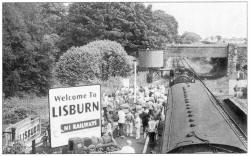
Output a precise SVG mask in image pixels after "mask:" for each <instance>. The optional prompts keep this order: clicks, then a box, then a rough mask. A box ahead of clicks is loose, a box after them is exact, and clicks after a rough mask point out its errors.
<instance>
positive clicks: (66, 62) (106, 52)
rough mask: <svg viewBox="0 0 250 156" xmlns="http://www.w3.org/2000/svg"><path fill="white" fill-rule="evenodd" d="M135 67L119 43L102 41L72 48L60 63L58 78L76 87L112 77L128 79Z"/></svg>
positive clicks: (58, 64) (57, 72) (61, 58)
mask: <svg viewBox="0 0 250 156" xmlns="http://www.w3.org/2000/svg"><path fill="white" fill-rule="evenodd" d="M131 67H132V58H131V57H129V56H128V55H127V54H126V52H125V50H124V49H123V47H122V46H121V45H120V44H119V43H117V42H114V41H109V40H101V41H94V42H91V43H89V44H87V45H85V46H82V47H72V48H70V49H69V50H68V51H67V52H66V53H65V54H63V55H62V56H61V57H60V59H59V62H58V63H57V67H56V77H57V78H58V79H59V81H60V82H61V83H62V84H68V85H71V86H74V85H76V84H79V83H81V82H93V81H96V79H97V80H108V79H109V78H110V77H111V76H113V77H115V76H122V77H127V76H129V75H130V71H131Z"/></svg>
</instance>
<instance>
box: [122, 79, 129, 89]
mask: <svg viewBox="0 0 250 156" xmlns="http://www.w3.org/2000/svg"><path fill="white" fill-rule="evenodd" d="M122 86H123V87H127V88H129V79H122Z"/></svg>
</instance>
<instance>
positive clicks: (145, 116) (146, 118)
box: [140, 108, 150, 138]
mask: <svg viewBox="0 0 250 156" xmlns="http://www.w3.org/2000/svg"><path fill="white" fill-rule="evenodd" d="M149 117H150V116H149V114H148V110H147V109H146V108H144V111H143V112H142V113H141V114H140V118H141V120H142V128H143V136H144V138H146V129H147V127H148V121H149Z"/></svg>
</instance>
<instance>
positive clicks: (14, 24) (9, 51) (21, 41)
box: [3, 3, 57, 97]
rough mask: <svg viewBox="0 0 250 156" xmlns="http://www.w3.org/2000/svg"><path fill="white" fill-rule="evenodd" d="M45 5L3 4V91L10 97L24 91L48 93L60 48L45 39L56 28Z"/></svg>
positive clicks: (40, 93) (39, 93) (38, 93)
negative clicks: (46, 17) (49, 19)
mask: <svg viewBox="0 0 250 156" xmlns="http://www.w3.org/2000/svg"><path fill="white" fill-rule="evenodd" d="M42 4H44V3H4V4H3V92H4V93H5V96H7V97H9V96H15V95H20V94H19V93H23V92H27V93H35V94H37V95H46V94H47V91H48V88H49V87H50V84H51V75H52V74H51V70H52V66H53V62H54V57H53V55H54V54H53V53H56V51H57V50H56V47H55V45H54V44H53V43H52V42H50V41H46V39H45V38H46V36H50V35H51V33H52V32H53V30H52V27H51V26H52V25H50V24H49V23H48V22H46V20H45V18H44V14H43V10H44V8H43V7H42ZM46 16H49V15H46ZM51 21H52V20H51ZM48 25H50V29H48ZM52 36H53V35H52ZM52 36H50V37H52Z"/></svg>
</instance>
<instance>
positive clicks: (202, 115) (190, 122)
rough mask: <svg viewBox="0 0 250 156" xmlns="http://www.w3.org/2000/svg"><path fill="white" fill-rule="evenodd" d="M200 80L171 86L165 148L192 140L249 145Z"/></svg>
mask: <svg viewBox="0 0 250 156" xmlns="http://www.w3.org/2000/svg"><path fill="white" fill-rule="evenodd" d="M211 100H212V98H211V96H209V94H208V93H207V90H205V89H204V87H203V86H202V85H201V83H200V82H196V83H189V84H186V83H179V84H176V85H174V86H172V87H171V88H170V91H169V98H168V109H167V114H166V119H169V120H167V121H166V125H167V126H166V125H165V126H166V127H165V130H164V131H165V132H164V143H163V146H162V148H163V149H162V151H166V152H168V151H170V150H172V149H174V148H177V147H180V146H185V145H190V144H200V143H209V144H223V145H228V146H234V147H238V148H240V149H242V150H245V151H246V147H245V146H244V144H243V143H242V142H241V140H240V139H239V138H238V136H236V134H235V133H234V131H233V130H232V129H231V127H230V125H229V124H228V123H227V122H226V120H225V119H224V117H223V116H222V115H221V114H220V112H219V111H218V110H217V108H216V107H215V105H214V104H213V102H212V101H211Z"/></svg>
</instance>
